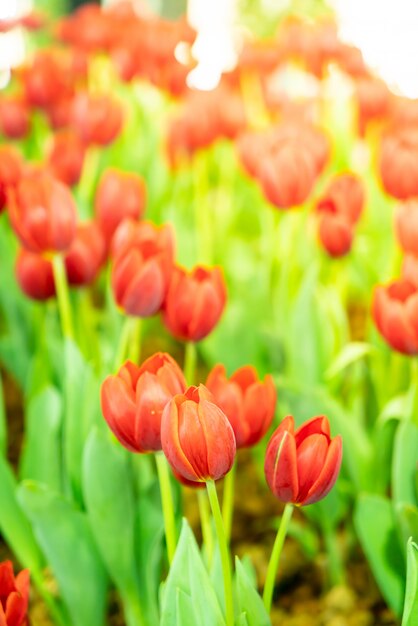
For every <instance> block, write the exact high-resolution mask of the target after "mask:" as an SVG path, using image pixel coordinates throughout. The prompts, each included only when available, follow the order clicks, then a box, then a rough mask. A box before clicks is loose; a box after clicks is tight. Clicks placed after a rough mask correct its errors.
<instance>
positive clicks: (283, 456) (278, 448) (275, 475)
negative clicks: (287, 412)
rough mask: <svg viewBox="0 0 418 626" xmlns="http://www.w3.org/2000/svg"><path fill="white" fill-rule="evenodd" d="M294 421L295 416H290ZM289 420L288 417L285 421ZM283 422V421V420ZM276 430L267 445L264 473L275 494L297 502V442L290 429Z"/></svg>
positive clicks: (279, 497)
mask: <svg viewBox="0 0 418 626" xmlns="http://www.w3.org/2000/svg"><path fill="white" fill-rule="evenodd" d="M290 419H291V420H292V422H293V418H290ZM287 420H289V418H286V420H284V422H285V421H287ZM282 424H283V422H282ZM282 424H281V425H280V426H279V428H278V429H277V430H276V431H275V433H274V434H273V436H272V438H271V439H270V442H269V444H268V446H267V451H266V459H265V464H264V473H265V476H266V480H267V483H268V485H269V487H270V489H271V491H272V492H273V494H274V495H275V496H276V498H278V499H279V500H281V501H282V502H295V501H296V498H297V495H298V490H299V483H298V475H297V466H296V443H295V438H294V436H293V434H292V433H291V432H290V431H289V430H285V429H284V428H281V426H282Z"/></svg>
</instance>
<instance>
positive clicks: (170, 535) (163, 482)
mask: <svg viewBox="0 0 418 626" xmlns="http://www.w3.org/2000/svg"><path fill="white" fill-rule="evenodd" d="M155 460H156V463H157V472H158V480H159V482H160V492H161V504H162V507H163V516H164V528H165V540H166V543H167V556H168V563H169V565H171V563H172V562H173V558H174V553H175V551H176V544H177V539H176V520H175V517H174V503H173V493H172V491H171V485H170V474H169V471H168V463H167V460H166V458H165V456H164V454H163V453H162V452H157V453H156V455H155Z"/></svg>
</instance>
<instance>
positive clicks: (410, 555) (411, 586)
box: [402, 537, 418, 626]
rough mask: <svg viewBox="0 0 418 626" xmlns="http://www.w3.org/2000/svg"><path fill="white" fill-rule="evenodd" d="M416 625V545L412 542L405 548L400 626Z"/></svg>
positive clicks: (417, 565) (417, 600)
mask: <svg viewBox="0 0 418 626" xmlns="http://www.w3.org/2000/svg"><path fill="white" fill-rule="evenodd" d="M416 624H418V545H417V543H416V542H414V541H413V540H412V537H411V538H410V539H409V541H408V546H407V566H406V590H405V604H404V610H403V616H402V626H416Z"/></svg>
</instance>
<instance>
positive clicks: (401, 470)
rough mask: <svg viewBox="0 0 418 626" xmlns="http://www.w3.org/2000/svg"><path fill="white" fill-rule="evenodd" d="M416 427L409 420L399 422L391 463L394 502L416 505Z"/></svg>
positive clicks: (417, 430)
mask: <svg viewBox="0 0 418 626" xmlns="http://www.w3.org/2000/svg"><path fill="white" fill-rule="evenodd" d="M417 450H418V428H417V426H415V424H413V423H412V422H409V421H406V420H404V421H402V422H401V423H400V424H399V427H398V430H397V433H396V435H395V447H394V451H393V463H392V493H393V499H394V501H395V502H408V503H410V504H415V505H418V501H417V498H416V490H415V472H416V469H417Z"/></svg>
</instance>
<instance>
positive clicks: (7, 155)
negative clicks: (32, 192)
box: [0, 146, 23, 211]
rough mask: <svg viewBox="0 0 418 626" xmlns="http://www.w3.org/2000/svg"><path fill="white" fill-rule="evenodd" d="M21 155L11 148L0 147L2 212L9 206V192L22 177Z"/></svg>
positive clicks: (0, 199) (0, 205)
mask: <svg viewBox="0 0 418 626" xmlns="http://www.w3.org/2000/svg"><path fill="white" fill-rule="evenodd" d="M22 169H23V163H22V159H21V156H20V154H19V153H18V152H17V150H15V149H14V148H12V147H11V146H0V211H2V210H3V209H4V207H5V206H6V204H7V194H8V190H11V189H12V188H13V187H15V186H16V185H17V184H18V182H19V180H20V177H21V175H22Z"/></svg>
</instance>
